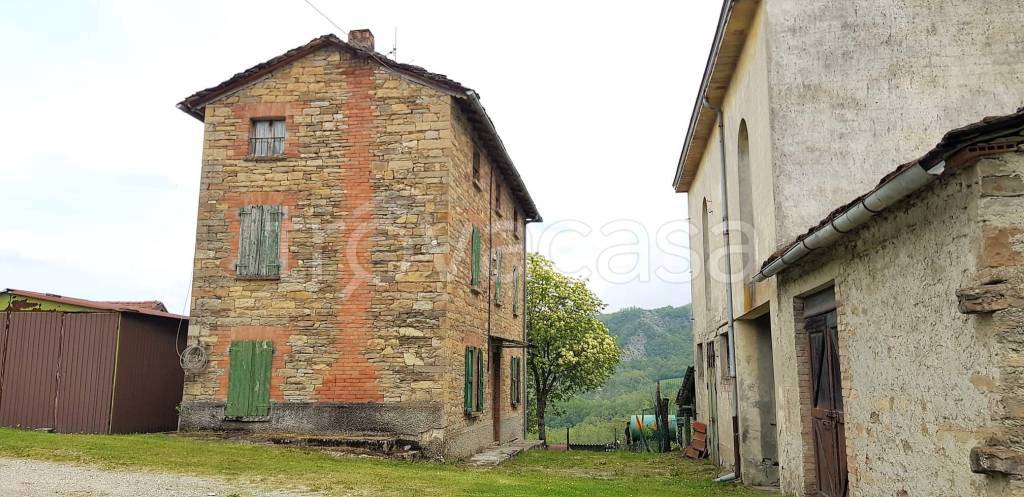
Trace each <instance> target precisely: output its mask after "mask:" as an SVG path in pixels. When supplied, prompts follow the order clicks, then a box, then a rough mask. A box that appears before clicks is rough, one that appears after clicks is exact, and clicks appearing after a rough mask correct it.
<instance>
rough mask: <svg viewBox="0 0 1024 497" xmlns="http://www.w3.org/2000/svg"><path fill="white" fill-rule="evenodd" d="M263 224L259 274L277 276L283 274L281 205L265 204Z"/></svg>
mask: <svg viewBox="0 0 1024 497" xmlns="http://www.w3.org/2000/svg"><path fill="white" fill-rule="evenodd" d="M260 207H261V208H262V211H263V216H262V220H263V226H262V229H261V230H260V243H259V274H258V276H260V277H261V278H277V277H279V276H280V275H281V260H280V259H281V257H280V252H279V247H280V246H281V214H282V212H281V206H280V205H263V206H260Z"/></svg>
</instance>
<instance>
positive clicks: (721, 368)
mask: <svg viewBox="0 0 1024 497" xmlns="http://www.w3.org/2000/svg"><path fill="white" fill-rule="evenodd" d="M763 29H764V16H763V15H762V13H761V12H760V9H759V12H758V14H757V15H756V16H755V19H754V22H753V27H752V29H751V32H750V36H749V38H748V42H747V43H746V45H745V46H744V49H743V54H742V55H741V57H740V61H739V64H738V66H737V69H736V74H735V76H734V78H733V83H732V86H731V87H730V88H729V91H728V93H727V94H726V97H725V102H724V104H723V107H722V110H723V114H724V117H725V119H724V128H725V154H726V164H727V172H726V175H727V178H728V181H729V183H728V188H729V198H730V204H729V212H730V224H732V225H733V228H732V232H731V237H732V240H731V243H732V244H733V246H737V247H738V246H739V245H740V243H741V240H743V239H744V238H743V235H741V233H746V234H748V235H749V237H748V238H746V240H747V241H748V242H750V243H749V244H748V246H747V247H745V249H746V250H753V247H754V246H756V247H758V248H761V247H774V245H775V238H774V236H775V235H774V229H773V226H774V219H773V215H774V214H773V209H772V208H771V206H772V205H773V200H772V190H771V185H772V182H773V180H772V177H773V174H774V173H773V167H772V163H771V140H770V137H769V134H768V130H769V100H768V95H769V93H768V79H767V78H768V67H767V60H768V59H767V53H766V51H767V48H768V47H767V45H766V42H765V38H764V36H763ZM741 122H745V123H746V126H747V133H748V137H749V150H750V164H751V168H750V169H751V172H752V184H753V194H754V198H753V201H752V205H753V213H754V215H753V216H752V217H753V219H743V217H742V216H741V209H740V203H739V197H738V192H740V191H741V190H740V184H739V173H740V171H739V161H738V133H739V129H740V123H741ZM720 150H721V148H720V145H719V132H718V130H717V129H716V130H715V132H714V133H713V134H712V136H711V139H710V141H709V142H708V147H707V148H706V151H705V154H704V157H703V158H702V159H701V165H700V168H699V169H698V171H697V175H696V177H695V179H694V182H693V185H692V186H691V188H690V191H689V192H688V193H687V202H688V212H689V216H690V223H691V225H692V226H693V227H694V228H695V229H691V231H690V247H691V254H692V255H691V261H692V263H693V267H694V272H693V280H692V281H691V288H692V295H693V296H694V305H693V314H694V326H693V330H694V343H695V346H696V344H703V343H706V342H708V341H710V340H714V339H715V337H716V336H718V335H719V334H722V333H725V330H726V328H725V322H726V297H725V291H726V290H725V281H726V279H727V277H726V273H725V263H724V258H725V255H724V254H725V250H724V246H725V245H724V238H723V226H722V206H721V152H720ZM705 200H706V201H707V204H708V209H709V215H708V221H709V226H708V227H707V230H706V232H707V233H708V234H709V238H708V240H707V245H708V247H709V248H710V251H709V257H708V260H709V263H710V264H709V268H704V267H703V266H702V263H701V261H702V260H703V256H702V254H701V252H700V251H701V250H702V249H701V247H702V245H703V243H704V240H702V236H703V235H702V231H704V230H703V228H704V226H701V223H702V220H701V218H702V209H703V203H704V201H705ZM762 251H763V250H762ZM764 255H766V254H754V256H753V257H752V260H758V258H761V257H763V256H764ZM743 261H744V257H743V255H742V254H741V253H734V254H733V255H732V265H733V270H734V273H735V274H737V277H736V278H735V281H733V283H732V284H733V293H734V305H735V307H736V310H737V315H740V314H743V313H745V312H746V311H747V310H749V309H753V308H755V307H757V306H758V305H761V304H763V303H764V302H766V301H767V298H768V293H767V292H766V291H765V290H762V292H761V293H760V294H759V295H758V296H757V297H756V298H751V297H750V294H749V292H745V291H744V284H743V278H741V277H740V276H739V275H740V274H741V273H742V269H743ZM749 269H750V268H748V270H749ZM706 270H710V272H709V274H708V276H709V277H708V278H706V279H705V277H704V271H706ZM750 274H753V273H750ZM705 282H707V283H708V285H707V287H706V286H705ZM704 350H706V346H705V347H704ZM716 352H717V353H718V354H720V355H721V354H723V353H724V352H725V347H724V346H716ZM694 353H695V354H696V350H695V352H694ZM695 357H696V355H695ZM699 364H701V363H700V362H698V365H699ZM717 374H718V378H717V379H716V380H715V381H716V382H717V384H716V386H717V391H718V397H719V400H718V405H719V423H718V431H719V433H718V439H719V441H720V445H721V455H722V462H723V464H726V465H732V464H733V459H734V457H733V442H732V421H731V419H732V390H733V383H734V379H732V378H727V377H726V376H727V369H726V361H725V356H724V355H721V357H720V360H719V361H718V371H717ZM697 381H698V388H697V411H698V416H699V419H700V420H701V421H704V422H706V421H707V417H706V415H707V412H708V388H707V382H708V377H707V375H706V374H704V373H703V372H702V371H698V377H697Z"/></svg>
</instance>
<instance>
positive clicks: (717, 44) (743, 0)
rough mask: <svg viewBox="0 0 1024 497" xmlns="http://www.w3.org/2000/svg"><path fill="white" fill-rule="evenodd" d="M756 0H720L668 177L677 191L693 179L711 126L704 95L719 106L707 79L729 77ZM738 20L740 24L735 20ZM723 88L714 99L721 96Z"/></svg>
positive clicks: (751, 17)
mask: <svg viewBox="0 0 1024 497" xmlns="http://www.w3.org/2000/svg"><path fill="white" fill-rule="evenodd" d="M759 1H760V0H723V2H722V12H721V14H720V15H719V18H718V28H717V29H716V31H715V39H714V41H713V42H712V44H711V51H710V52H709V53H708V61H707V64H706V65H705V66H704V76H703V77H702V78H701V83H700V89H699V90H698V91H697V98H696V101H695V102H694V104H693V111H692V113H691V114H690V123H689V126H688V127H687V130H686V140H685V142H684V143H683V150H682V152H681V153H680V155H679V161H678V162H677V163H676V172H675V176H674V178H673V180H672V186H673V188H674V189H675V191H676V192H678V193H684V192H688V191H689V190H690V186H691V185H692V183H693V179H694V176H695V175H696V173H697V168H698V166H699V165H700V158H701V156H702V155H703V154H704V150H705V148H706V146H707V143H706V142H707V140H708V139H709V138H710V136H711V132H710V130H711V128H713V127H714V119H715V117H714V115H713V114H712V113H711V111H710V110H708V109H705V106H704V99H705V98H706V99H708V100H709V101H711V102H712V103H713V104H715V105H718V106H721V105H722V102H721V101H716V99H715V98H713V97H714V96H713V95H709V88H711V83H712V82H713V81H714V80H716V79H718V80H721V81H731V80H732V76H733V74H734V73H735V71H736V66H737V62H738V59H739V55H740V53H741V52H742V51H743V45H744V43H745V40H746V37H747V34H748V33H749V31H750V30H749V28H750V24H751V22H752V21H753V18H754V15H753V12H754V7H756V6H757V4H758V3H759ZM738 7H743V8H745V9H748V10H745V11H744V12H743V13H744V14H746V15H741V16H734V15H733V13H734V12H736V10H737V8H738ZM735 22H739V23H740V24H735ZM723 46H727V47H728V48H729V53H728V54H727V56H728V57H727V58H726V60H725V61H724V62H725V63H724V64H723V63H722V62H723V60H722V47H723ZM725 91H727V88H725V89H723V90H722V91H721V95H720V96H719V98H718V99H717V100H722V99H724V95H725ZM698 130H700V131H704V132H705V133H706V136H705V137H703V138H701V139H698V140H697V147H694V143H695V136H696V134H697V131H698Z"/></svg>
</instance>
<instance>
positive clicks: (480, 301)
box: [445, 109, 525, 457]
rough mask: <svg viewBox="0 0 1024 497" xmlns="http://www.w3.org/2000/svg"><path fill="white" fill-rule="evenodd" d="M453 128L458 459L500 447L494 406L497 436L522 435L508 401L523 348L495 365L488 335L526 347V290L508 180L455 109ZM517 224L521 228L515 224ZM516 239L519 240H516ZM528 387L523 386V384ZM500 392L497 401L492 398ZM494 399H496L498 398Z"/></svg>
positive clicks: (450, 318)
mask: <svg viewBox="0 0 1024 497" xmlns="http://www.w3.org/2000/svg"><path fill="white" fill-rule="evenodd" d="M453 115H454V116H456V119H455V120H454V123H453V124H454V125H453V135H452V137H453V140H452V149H451V156H452V175H451V178H452V180H451V184H450V188H451V203H450V206H449V216H450V223H451V229H452V251H451V271H450V272H449V275H448V282H447V283H448V285H447V288H448V291H449V293H450V295H451V303H450V305H449V307H448V309H449V312H448V315H447V317H446V321H445V329H446V330H447V332H448V340H447V342H446V346H445V350H446V351H447V353H448V354H449V355H450V357H452V360H451V362H450V363H449V369H448V372H449V375H448V382H449V384H448V391H450V392H453V393H455V396H454V397H453V398H452V400H451V401H449V402H448V403H446V405H445V419H446V424H447V429H446V444H447V449H446V451H447V453H448V454H450V455H452V456H453V457H462V456H466V455H469V454H471V453H472V452H473V451H474V450H475V449H476V448H477V447H480V446H483V445H487V444H490V443H492V442H493V441H494V440H495V429H494V424H495V413H494V410H495V406H497V408H498V409H500V410H501V411H500V414H499V417H498V418H497V419H498V423H499V424H500V425H501V429H500V431H499V433H498V436H499V437H500V439H501V440H504V441H507V440H511V439H515V438H522V436H523V412H524V411H523V407H522V406H521V405H520V406H519V407H516V408H513V407H512V405H511V397H510V396H509V385H510V381H511V379H510V376H509V369H510V366H509V365H510V359H511V357H513V356H515V357H522V353H523V352H522V349H518V348H503V349H502V350H501V356H500V361H501V364H495V363H494V361H493V359H494V348H493V346H494V345H495V342H494V341H492V340H488V334H489V333H490V334H491V335H494V336H498V337H504V338H509V339H513V340H518V341H523V340H524V328H523V316H524V314H523V311H524V307H523V300H522V299H523V296H524V287H525V269H524V268H525V266H524V245H523V239H522V237H524V236H525V225H524V224H523V221H522V220H523V215H522V213H519V214H514V213H513V210H512V209H513V208H515V207H514V206H515V202H514V201H512V197H511V196H510V195H509V190H508V187H507V184H506V183H505V179H504V178H502V177H501V174H500V172H499V171H498V170H497V169H496V168H495V167H494V166H493V163H492V160H491V158H490V157H488V155H487V153H486V151H485V150H484V149H483V148H482V147H480V146H478V144H475V143H474V141H473V139H472V134H471V132H470V129H469V124H468V123H467V122H466V121H465V119H464V118H462V117H461V114H460V112H459V111H458V110H457V109H453ZM474 149H475V150H477V151H478V152H479V154H480V176H479V178H478V180H476V181H474V179H473V151H474ZM498 190H500V194H501V195H502V200H501V201H500V205H501V208H500V209H497V208H496V205H497V204H496V201H495V194H496V192H497V191H498ZM516 223H518V228H515V227H514V224H516ZM473 226H476V227H477V228H478V229H479V230H480V232H481V250H480V252H481V271H480V272H481V280H480V286H479V287H478V288H476V289H474V288H472V287H471V286H470V280H471V269H472V264H471V258H472V246H471V241H472V240H471V234H472V230H473ZM515 233H518V234H515ZM496 249H500V250H501V252H502V267H501V273H502V288H501V298H500V301H501V304H500V305H499V304H498V302H497V300H498V299H496V298H495V297H496V291H497V290H496V287H495V286H496V285H495V283H496V274H497V273H496V272H497V267H496V264H495V263H496V260H495V257H494V254H495V250H496ZM516 268H518V275H519V278H520V283H519V294H518V295H517V296H516V297H513V295H512V290H513V287H514V285H513V281H512V274H513V272H514V269H516ZM513 298H518V299H519V300H520V305H519V307H518V313H517V314H516V315H513V305H512V300H513ZM466 346H472V347H479V348H480V349H481V350H484V351H486V353H487V356H486V357H487V361H486V362H487V367H486V369H487V386H486V394H485V395H486V396H487V398H488V399H492V401H490V402H488V405H487V407H486V408H485V410H484V412H482V413H480V414H474V415H469V416H467V415H466V414H465V412H464V411H463V403H462V399H463V394H462V391H463V390H462V388H463V383H462V382H463V379H464V377H465V372H464V365H463V364H464V363H463V357H464V354H465V347H466ZM495 367H497V368H499V371H500V372H501V381H500V382H499V383H495V381H494V380H495V375H494V368H495ZM524 385H525V383H524ZM496 389H497V394H496V393H495V392H496ZM495 395H497V396H495Z"/></svg>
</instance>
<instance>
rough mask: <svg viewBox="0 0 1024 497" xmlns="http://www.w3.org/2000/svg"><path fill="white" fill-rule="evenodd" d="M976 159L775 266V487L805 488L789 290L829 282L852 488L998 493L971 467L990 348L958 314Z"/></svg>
mask: <svg viewBox="0 0 1024 497" xmlns="http://www.w3.org/2000/svg"><path fill="white" fill-rule="evenodd" d="M978 196H979V180H978V175H977V170H976V168H973V167H972V168H967V169H965V170H964V171H962V172H960V173H959V174H956V175H953V176H950V177H945V178H941V179H940V180H938V181H936V182H935V183H933V184H932V185H930V186H929V187H927V188H926V189H924V190H922V191H921V192H919V193H917V194H915V195H913V196H912V197H910V198H909V199H907V200H906V201H904V202H902V203H901V204H898V205H897V206H895V207H893V208H891V209H890V210H888V211H886V212H884V213H882V214H881V215H880V216H878V217H877V218H876V219H874V220H873V221H871V222H869V223H868V224H867V225H865V227H863V228H862V229H860V230H858V231H857V232H855V233H854V234H853V235H850V236H848V237H847V238H846V239H845V240H844V241H843V242H841V243H840V244H839V245H836V246H835V247H833V248H832V249H829V250H826V251H824V252H823V253H821V254H819V255H817V256H815V258H814V259H811V260H808V261H807V262H806V263H805V264H804V265H803V266H802V267H801V268H798V269H794V270H793V271H792V272H790V273H783V274H782V275H781V276H780V277H778V278H779V289H780V293H779V298H778V303H777V306H776V308H777V309H778V311H779V312H777V313H776V314H775V315H774V317H775V319H774V322H773V328H774V329H775V331H776V333H775V336H776V339H775V344H774V349H775V370H776V381H777V382H778V387H777V392H779V393H780V397H779V401H778V405H779V420H778V421H779V433H780V437H779V438H780V458H781V461H782V466H781V472H782V489H783V491H786V492H792V493H802V492H804V491H809V490H810V489H811V488H813V467H814V464H813V458H814V452H813V445H812V439H811V436H810V431H809V425H808V412H807V408H808V407H809V406H808V392H809V390H808V389H809V384H808V382H807V381H806V378H807V376H808V373H807V368H806V366H805V364H806V361H807V358H806V353H807V352H806V343H805V341H806V334H804V333H803V330H802V327H801V321H802V319H801V316H800V315H798V314H797V313H798V312H799V305H800V299H801V296H803V295H806V294H808V293H810V292H811V291H814V290H817V289H819V288H821V287H823V286H826V285H828V284H829V283H830V282H831V283H834V285H835V289H836V294H837V304H838V308H837V315H838V323H839V341H840V344H839V353H840V363H841V372H842V382H843V397H844V403H845V406H844V411H845V419H846V440H847V442H846V443H847V454H846V456H847V461H848V465H849V472H850V495H852V496H892V495H929V496H950V497H952V496H960V495H999V488H1001V487H1000V485H1001V483H998V481H997V480H994V479H991V478H989V477H985V476H981V475H977V474H973V473H971V470H970V467H969V465H968V459H969V452H970V449H971V448H972V447H974V446H975V445H977V444H978V443H979V442H981V441H982V440H985V439H986V438H987V437H988V435H989V434H990V433H991V431H992V426H993V422H992V419H991V412H992V409H993V406H994V405H995V404H996V400H997V399H996V396H995V392H994V391H993V390H994V385H995V384H996V383H997V382H998V380H997V378H998V371H997V369H996V362H995V360H996V356H997V351H996V348H995V346H994V345H995V344H994V343H993V341H992V339H991V337H990V336H988V335H986V334H982V333H978V332H977V330H976V327H975V320H974V319H973V318H971V317H969V316H965V315H963V314H961V313H960V312H958V309H957V298H956V294H957V290H959V289H961V288H963V287H965V286H968V285H969V283H970V282H971V281H972V280H973V279H974V277H975V274H976V271H977V269H978V256H979V249H980V241H981V239H982V238H981V232H982V229H981V226H980V225H979V222H978V217H977V215H978Z"/></svg>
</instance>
